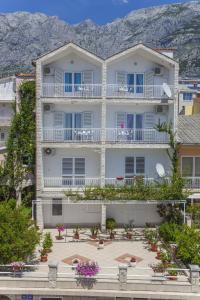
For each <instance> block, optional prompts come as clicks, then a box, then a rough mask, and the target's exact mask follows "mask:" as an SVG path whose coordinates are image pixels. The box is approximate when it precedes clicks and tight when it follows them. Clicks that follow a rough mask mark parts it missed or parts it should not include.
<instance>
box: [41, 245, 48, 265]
mask: <svg viewBox="0 0 200 300" xmlns="http://www.w3.org/2000/svg"><path fill="white" fill-rule="evenodd" d="M47 260H48V255H47V252H46V249H44V248H42V249H41V250H40V261H41V262H47Z"/></svg>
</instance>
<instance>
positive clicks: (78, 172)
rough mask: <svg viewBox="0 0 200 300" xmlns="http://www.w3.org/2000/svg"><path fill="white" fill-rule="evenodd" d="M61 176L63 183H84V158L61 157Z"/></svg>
mask: <svg viewBox="0 0 200 300" xmlns="http://www.w3.org/2000/svg"><path fill="white" fill-rule="evenodd" d="M62 178H63V180H62V182H63V185H84V184H85V158H79V157H73V158H63V160H62Z"/></svg>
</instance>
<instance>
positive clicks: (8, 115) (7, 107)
mask: <svg viewBox="0 0 200 300" xmlns="http://www.w3.org/2000/svg"><path fill="white" fill-rule="evenodd" d="M33 79H34V75H32V74H17V75H15V76H10V77H5V78H1V79H0V163H2V162H3V161H4V153H5V152H6V141H7V138H8V132H9V128H10V125H11V121H12V117H13V115H14V111H15V109H17V107H18V104H19V101H20V97H19V87H20V84H21V83H22V81H24V80H33Z"/></svg>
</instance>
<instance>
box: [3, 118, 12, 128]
mask: <svg viewBox="0 0 200 300" xmlns="http://www.w3.org/2000/svg"><path fill="white" fill-rule="evenodd" d="M11 120H12V117H1V116H0V126H10V125H11Z"/></svg>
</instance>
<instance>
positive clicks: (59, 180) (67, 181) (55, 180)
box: [44, 176, 100, 188]
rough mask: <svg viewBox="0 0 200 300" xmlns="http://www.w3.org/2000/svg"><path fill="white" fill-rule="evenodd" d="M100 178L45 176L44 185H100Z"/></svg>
mask: <svg viewBox="0 0 200 300" xmlns="http://www.w3.org/2000/svg"><path fill="white" fill-rule="evenodd" d="M99 185H100V178H85V177H81V176H79V177H78V176H77V177H73V178H72V177H71V178H70V177H69V176H68V177H65V176H63V177H45V178H44V187H55V188H60V187H62V188H79V187H84V186H99Z"/></svg>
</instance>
